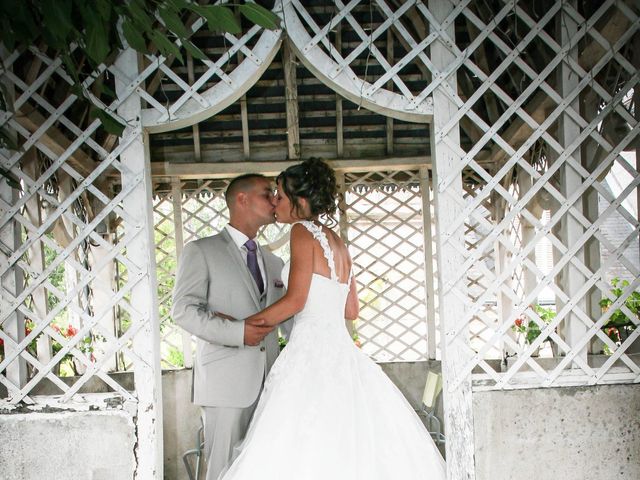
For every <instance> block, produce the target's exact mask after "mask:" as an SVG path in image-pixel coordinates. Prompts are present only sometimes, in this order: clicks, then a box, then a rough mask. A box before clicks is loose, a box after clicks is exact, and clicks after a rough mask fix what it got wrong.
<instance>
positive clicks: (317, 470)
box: [220, 222, 446, 480]
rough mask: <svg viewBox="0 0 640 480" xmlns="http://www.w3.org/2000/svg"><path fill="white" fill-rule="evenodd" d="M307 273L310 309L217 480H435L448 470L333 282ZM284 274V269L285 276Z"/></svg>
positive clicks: (319, 235)
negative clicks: (356, 331) (361, 344)
mask: <svg viewBox="0 0 640 480" xmlns="http://www.w3.org/2000/svg"><path fill="white" fill-rule="evenodd" d="M301 223H302V224H303V225H305V227H306V228H307V229H308V230H310V231H311V233H312V234H313V235H314V237H315V238H316V239H317V240H318V241H319V242H320V244H321V246H322V249H323V251H324V253H325V257H326V258H327V262H328V264H329V269H330V270H331V272H332V274H331V277H332V278H327V277H325V276H322V275H319V274H316V273H314V274H313V278H312V281H311V287H310V289H309V296H308V298H307V303H306V305H305V306H304V308H303V310H302V311H301V312H300V313H298V314H297V315H296V316H295V320H294V326H293V330H292V332H291V336H290V339H289V342H288V344H287V346H286V347H285V348H284V350H283V351H282V353H281V354H280V356H279V357H278V359H277V361H276V362H275V364H274V365H273V367H272V369H271V372H270V373H269V375H268V376H267V379H266V380H265V385H264V390H263V392H262V396H261V398H260V400H259V402H258V406H257V408H256V411H255V413H254V417H253V419H252V421H251V425H250V426H249V431H248V432H247V436H246V438H245V440H244V441H243V442H242V443H241V444H240V445H238V447H237V449H238V450H237V451H236V459H235V461H234V462H233V463H232V464H231V466H230V467H229V468H228V470H227V471H226V473H223V474H221V476H220V478H221V479H224V480H233V479H235V480H250V479H259V480H288V479H291V480H294V479H295V480H358V479H362V480H365V479H366V480H392V479H393V480H414V479H415V480H440V479H445V478H446V474H445V463H444V460H443V459H442V456H441V455H440V452H439V451H438V449H437V448H436V446H435V444H434V442H433V441H432V439H431V436H430V435H429V433H428V432H427V430H426V428H425V427H424V425H423V424H422V422H421V421H420V418H419V417H418V416H417V415H416V413H415V412H414V410H413V409H412V407H411V406H410V405H409V403H408V402H407V401H406V399H405V398H404V397H403V395H402V394H401V393H400V391H399V390H398V389H397V387H396V386H395V385H394V384H393V383H392V382H391V381H390V380H389V378H388V377H387V376H386V375H385V374H384V372H383V371H382V370H381V368H380V367H379V366H378V365H376V364H375V363H374V362H373V361H372V360H371V359H370V358H369V357H367V356H366V355H365V354H364V353H363V352H362V351H360V349H359V348H358V347H356V346H355V345H354V343H353V341H352V340H351V338H350V336H349V333H348V331H347V329H346V327H345V320H344V309H345V302H346V298H347V294H348V292H349V286H348V284H342V283H339V281H338V279H337V276H336V274H335V266H334V262H333V253H332V251H331V249H330V248H329V243H328V241H327V239H326V237H325V234H324V233H323V232H322V230H320V229H319V227H317V226H316V225H315V224H313V223H311V222H301ZM288 276H289V265H288V264H287V265H285V267H284V270H283V273H282V278H283V279H287V278H288Z"/></svg>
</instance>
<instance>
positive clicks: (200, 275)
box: [173, 158, 446, 480]
mask: <svg viewBox="0 0 640 480" xmlns="http://www.w3.org/2000/svg"><path fill="white" fill-rule="evenodd" d="M337 195H338V192H337V187H336V179H335V174H334V172H333V170H332V169H331V167H329V165H328V164H327V163H325V162H324V161H322V160H320V159H313V158H312V159H309V160H306V161H304V162H302V163H299V164H296V165H293V166H291V167H289V168H287V169H286V170H284V171H283V172H282V173H280V175H278V177H277V179H276V193H275V195H274V193H273V191H272V185H271V181H270V180H269V179H267V178H266V177H264V176H261V175H256V174H247V175H242V176H240V177H237V178H235V179H234V180H232V181H231V183H230V184H229V186H228V188H227V190H226V192H225V200H226V203H227V206H228V208H229V224H228V225H227V226H226V227H225V228H224V230H223V231H222V232H221V233H219V234H217V235H214V236H211V237H206V238H202V239H199V240H196V241H193V242H191V243H189V244H187V245H186V246H185V248H184V251H183V254H182V257H181V259H180V263H179V268H178V274H177V278H176V286H175V291H174V300H173V318H174V320H175V321H176V323H177V324H178V325H180V326H181V327H182V328H184V329H185V330H187V331H188V332H189V333H191V334H193V335H195V336H196V338H197V352H196V360H195V366H194V378H193V387H192V395H193V398H192V400H193V402H194V403H195V404H196V405H200V406H201V408H202V418H203V424H204V437H205V448H204V454H205V458H206V460H207V480H216V479H220V480H250V479H254V478H259V479H261V480H288V479H291V480H329V479H331V480H356V479H366V480H391V479H394V480H395V479H402V480H414V479H415V480H426V479H430V480H444V479H445V478H446V473H445V463H444V460H443V459H442V456H441V455H440V453H439V451H438V449H437V448H436V446H435V444H434V442H433V440H432V439H431V436H430V435H429V432H428V431H427V429H426V428H425V427H424V425H423V424H422V421H421V420H420V418H419V417H418V416H417V414H416V413H415V412H414V411H413V408H412V407H411V406H410V405H409V403H408V402H407V401H406V399H405V398H404V397H403V395H402V393H400V391H399V390H398V389H397V387H396V386H395V385H394V384H393V383H392V382H391V380H389V378H388V377H387V376H386V375H385V374H384V372H383V371H382V370H381V368H380V367H379V366H378V365H377V364H376V363H375V362H373V361H372V360H371V359H370V358H369V357H368V356H367V355H366V354H364V353H363V352H362V351H361V350H360V349H359V348H358V347H357V346H355V345H354V343H353V341H352V339H351V337H350V335H349V332H348V330H347V328H346V325H345V320H354V319H356V318H357V316H358V312H359V302H358V296H357V291H356V281H355V278H354V276H353V273H352V261H351V257H350V255H349V252H348V249H347V247H346V245H345V243H344V241H343V240H342V239H341V238H340V237H339V236H338V235H337V234H336V233H335V232H333V230H331V229H330V228H328V227H326V226H325V225H323V224H322V223H320V222H319V220H318V219H319V217H320V216H321V215H332V214H334V213H335V211H336V207H337ZM276 220H277V221H278V222H281V223H289V224H291V238H290V251H291V256H290V261H289V262H287V263H286V264H283V262H282V260H281V259H279V258H278V257H276V256H275V255H273V254H272V253H270V252H269V251H268V250H266V249H264V248H262V247H261V246H260V245H258V244H257V242H256V239H255V238H256V235H257V232H258V229H259V228H260V227H262V226H264V225H267V224H270V223H273V222H274V221H276ZM278 329H280V331H281V332H282V333H283V334H284V335H285V336H286V337H287V338H288V342H287V346H286V347H285V348H284V349H283V351H282V353H281V354H280V355H278V353H279V347H278V338H277V331H278Z"/></svg>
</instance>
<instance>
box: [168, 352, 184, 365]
mask: <svg viewBox="0 0 640 480" xmlns="http://www.w3.org/2000/svg"><path fill="white" fill-rule="evenodd" d="M166 363H168V365H166V366H168V367H184V354H183V353H182V352H181V351H180V350H178V349H177V348H176V347H170V348H169V354H168V355H167V361H166Z"/></svg>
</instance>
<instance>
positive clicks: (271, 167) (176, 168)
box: [151, 155, 431, 180]
mask: <svg viewBox="0 0 640 480" xmlns="http://www.w3.org/2000/svg"><path fill="white" fill-rule="evenodd" d="M295 163H297V161H285V162H227V163H168V162H154V163H152V164H151V175H152V176H153V177H166V178H179V179H182V180H189V179H193V180H195V179H202V178H207V179H213V178H229V177H233V176H236V175H240V174H242V173H261V174H263V175H267V176H275V175H277V174H278V173H280V172H281V171H283V170H284V169H286V168H287V167H289V166H291V165H294V164H295ZM327 163H329V165H331V166H332V167H333V168H334V169H335V170H338V171H342V172H350V171H355V172H358V171H363V170H366V171H383V170H385V169H389V168H393V169H415V168H419V167H425V166H426V167H428V168H431V157H429V156H427V155H424V156H415V157H390V158H384V159H358V160H342V159H341V160H337V159H333V160H327Z"/></svg>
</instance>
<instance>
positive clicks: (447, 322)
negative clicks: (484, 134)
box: [429, 0, 475, 480]
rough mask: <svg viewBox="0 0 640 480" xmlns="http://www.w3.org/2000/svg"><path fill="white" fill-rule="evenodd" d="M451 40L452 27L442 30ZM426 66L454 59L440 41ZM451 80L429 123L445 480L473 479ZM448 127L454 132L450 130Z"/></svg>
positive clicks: (441, 88)
mask: <svg viewBox="0 0 640 480" xmlns="http://www.w3.org/2000/svg"><path fill="white" fill-rule="evenodd" d="M453 7H454V6H453V4H452V3H451V2H449V1H442V0H431V1H429V10H430V11H431V12H432V14H433V16H434V20H435V21H437V22H442V21H443V20H444V19H445V18H446V17H447V15H448V14H449V13H450V12H451V10H453ZM446 33H447V34H448V35H449V37H450V38H453V37H454V29H453V26H451V27H449V28H447V29H446ZM430 57H431V61H432V62H433V66H434V68H436V69H438V70H439V71H444V70H446V69H447V67H448V66H449V65H450V64H451V62H453V61H455V53H454V52H452V51H451V50H450V46H449V45H448V44H447V43H446V42H445V41H444V39H442V38H438V39H436V41H435V42H434V43H433V44H432V45H431V55H430ZM456 84H457V82H456V78H455V76H446V77H443V78H442V79H441V83H440V85H438V86H437V87H436V88H435V89H434V91H433V109H434V115H433V123H432V130H431V132H432V133H431V148H432V156H433V164H434V169H433V172H434V180H433V184H434V201H435V206H436V232H437V233H436V242H437V258H438V291H439V292H440V298H439V303H438V307H439V318H440V342H441V347H440V348H441V354H442V377H443V381H444V388H443V395H444V404H445V405H446V409H445V416H444V424H445V431H446V432H455V433H454V434H453V435H448V436H447V443H446V452H447V459H448V461H447V478H449V479H452V480H453V479H456V480H458V479H468V480H473V479H474V478H475V465H474V460H473V456H474V448H473V406H472V401H471V400H472V396H471V375H470V372H465V370H464V365H465V363H467V362H468V361H469V360H470V357H471V352H470V349H469V326H468V324H467V323H466V322H465V318H466V305H465V302H461V301H460V300H459V298H460V297H465V296H466V292H465V289H466V285H465V280H464V278H463V279H459V276H458V274H457V272H459V271H460V267H461V265H463V264H464V262H463V259H464V257H463V255H462V254H461V253H460V252H461V251H463V250H464V230H463V229H462V228H461V227H457V228H455V229H450V228H449V225H450V223H451V219H453V218H456V219H457V218H460V217H461V216H462V215H463V212H462V208H461V204H462V199H463V190H462V178H460V164H461V162H462V158H461V154H460V150H459V148H456V147H458V146H459V143H460V134H459V131H458V126H457V122H454V121H452V119H453V118H455V115H456V113H457V108H456V105H455V103H454V102H453V101H452V100H451V96H452V95H455V93H454V92H456ZM451 125H453V126H451Z"/></svg>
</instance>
